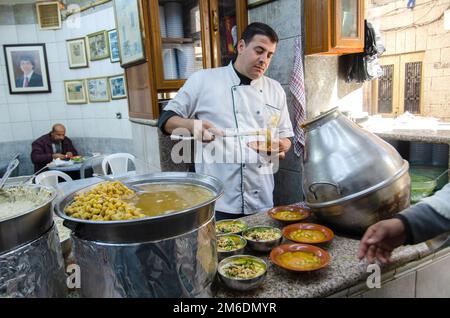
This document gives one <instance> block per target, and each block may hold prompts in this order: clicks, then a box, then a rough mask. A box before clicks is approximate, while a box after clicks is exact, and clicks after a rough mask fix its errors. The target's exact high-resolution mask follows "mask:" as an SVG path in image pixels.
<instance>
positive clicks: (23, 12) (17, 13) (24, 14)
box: [12, 4, 37, 25]
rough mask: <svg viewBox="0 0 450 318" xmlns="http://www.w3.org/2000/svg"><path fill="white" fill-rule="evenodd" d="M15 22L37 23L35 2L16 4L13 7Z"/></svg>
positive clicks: (18, 23) (19, 23)
mask: <svg viewBox="0 0 450 318" xmlns="http://www.w3.org/2000/svg"><path fill="white" fill-rule="evenodd" d="M12 9H13V11H14V20H15V24H17V25H21V24H36V23H37V14H36V6H35V5H34V4H16V5H14V6H13V7H12Z"/></svg>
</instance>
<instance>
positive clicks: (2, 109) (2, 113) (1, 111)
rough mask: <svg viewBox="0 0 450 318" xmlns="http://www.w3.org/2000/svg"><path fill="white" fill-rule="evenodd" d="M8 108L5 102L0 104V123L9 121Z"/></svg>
mask: <svg viewBox="0 0 450 318" xmlns="http://www.w3.org/2000/svg"><path fill="white" fill-rule="evenodd" d="M9 122H10V119H9V109H8V106H7V105H6V104H0V124H6V123H9Z"/></svg>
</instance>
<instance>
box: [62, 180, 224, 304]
mask: <svg viewBox="0 0 450 318" xmlns="http://www.w3.org/2000/svg"><path fill="white" fill-rule="evenodd" d="M123 181H126V183H129V184H132V185H144V184H151V183H164V184H167V183H175V184H180V183H182V184H193V185H199V186H203V187H205V188H207V189H209V190H211V191H212V192H213V193H214V197H213V198H212V199H210V200H208V201H206V202H204V203H202V204H200V205H198V206H195V207H192V208H189V209H186V210H183V211H179V212H175V213H171V214H166V215H160V216H156V217H151V218H142V219H136V220H130V221H89V220H81V219H76V218H72V217H69V216H67V215H66V214H65V213H64V208H65V207H66V206H67V205H69V204H70V203H71V202H72V201H73V199H74V196H75V194H76V192H78V191H79V190H80V189H78V191H74V192H72V193H70V194H68V195H67V196H65V197H64V198H62V199H61V200H59V201H58V202H57V203H56V204H55V209H56V213H57V214H58V215H59V216H60V217H62V218H63V219H64V224H65V225H66V226H68V227H70V228H71V229H72V235H71V239H72V250H73V255H74V258H75V262H76V263H77V264H78V265H79V266H80V269H81V291H80V293H81V295H82V296H83V297H199V296H211V289H210V287H211V283H212V281H213V279H214V276H215V273H216V268H217V249H216V236H215V227H214V206H215V201H216V200H217V199H219V198H220V197H221V196H222V194H223V184H222V183H221V182H220V181H219V180H218V179H216V178H214V177H210V176H206V175H200V174H195V173H184V172H163V173H155V174H148V175H141V176H135V177H131V178H127V179H126V180H123ZM93 186H95V185H91V186H89V187H86V188H83V189H81V191H88V190H90V189H91V188H92V187H93Z"/></svg>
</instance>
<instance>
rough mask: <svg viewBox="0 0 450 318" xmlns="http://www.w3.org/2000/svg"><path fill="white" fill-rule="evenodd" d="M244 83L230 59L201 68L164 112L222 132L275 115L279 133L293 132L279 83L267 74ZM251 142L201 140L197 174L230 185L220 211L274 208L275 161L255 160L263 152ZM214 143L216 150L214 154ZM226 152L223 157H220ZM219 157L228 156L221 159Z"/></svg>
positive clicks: (248, 126) (263, 123)
mask: <svg viewBox="0 0 450 318" xmlns="http://www.w3.org/2000/svg"><path fill="white" fill-rule="evenodd" d="M239 84H240V78H239V77H238V75H237V74H236V71H235V70H234V68H233V65H232V64H231V63H230V65H228V66H226V67H220V68H215V69H206V70H201V71H199V72H196V73H194V74H193V75H192V76H191V77H190V78H189V79H188V80H187V81H186V83H185V84H184V86H183V87H182V88H181V89H180V91H179V92H178V94H177V96H176V97H175V98H174V99H173V100H171V101H170V102H169V103H168V105H167V106H166V107H165V109H164V110H165V111H173V112H175V113H177V114H178V115H179V116H180V117H183V118H191V119H201V120H207V121H209V122H211V123H212V124H214V125H215V126H216V127H217V128H220V129H223V130H225V129H230V128H234V129H238V130H257V129H260V128H267V123H268V120H269V119H270V118H273V117H271V115H272V114H276V115H278V118H279V121H278V126H277V128H278V132H279V135H278V137H279V138H280V139H281V138H287V137H292V136H293V135H294V134H293V130H292V124H291V121H290V119H289V113H288V109H287V103H286V94H285V92H284V90H283V88H282V87H281V85H280V84H279V83H278V82H277V81H275V80H272V79H270V78H267V77H265V76H262V77H261V78H259V79H257V80H253V81H252V82H251V84H250V85H241V86H240V85H239ZM248 141H249V140H248V137H236V138H216V139H215V140H214V141H213V142H211V143H197V144H196V146H197V145H199V146H200V147H201V148H200V151H195V153H196V154H195V170H196V172H197V173H201V174H207V175H211V176H214V177H216V178H218V179H219V180H221V181H222V182H223V183H224V186H225V187H224V190H225V191H224V195H223V197H222V198H220V199H219V200H218V201H217V202H216V210H217V211H221V212H227V213H232V214H240V213H245V214H252V213H256V212H260V211H267V210H268V209H270V208H271V207H273V189H274V177H273V173H272V167H271V164H268V163H264V162H261V161H260V160H255V157H258V155H257V154H256V152H254V151H253V150H251V149H249V148H248V146H247V144H248ZM211 147H214V149H216V150H215V152H214V153H213V155H211V153H212V152H211V151H210V149H211ZM217 149H221V151H218V150H217ZM197 150H198V149H197ZM221 152H223V154H224V155H223V156H222V157H221V156H219V155H217V154H220V153H221ZM225 156H227V157H226V158H225ZM218 157H220V158H224V159H223V160H221V162H218V160H217V158H218ZM233 157H234V160H230V159H233ZM211 158H212V159H214V158H215V159H216V160H211ZM257 161H259V162H257Z"/></svg>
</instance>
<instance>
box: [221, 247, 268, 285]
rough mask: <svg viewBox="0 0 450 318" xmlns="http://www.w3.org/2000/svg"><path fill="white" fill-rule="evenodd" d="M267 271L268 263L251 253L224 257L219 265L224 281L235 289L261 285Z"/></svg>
mask: <svg viewBox="0 0 450 318" xmlns="http://www.w3.org/2000/svg"><path fill="white" fill-rule="evenodd" d="M266 273H267V264H266V262H264V261H263V260H262V259H261V258H259V257H255V256H251V255H234V256H230V257H227V258H225V259H223V260H222V261H221V262H220V263H219V266H218V274H219V278H220V280H221V281H222V283H223V284H224V285H225V286H227V287H228V288H231V289H235V290H240V291H244V290H250V289H255V288H257V287H258V286H260V285H261V284H262V283H263V281H264V278H265V276H266Z"/></svg>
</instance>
